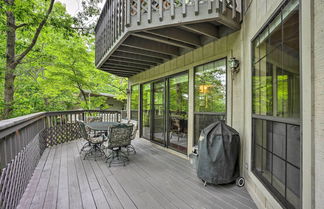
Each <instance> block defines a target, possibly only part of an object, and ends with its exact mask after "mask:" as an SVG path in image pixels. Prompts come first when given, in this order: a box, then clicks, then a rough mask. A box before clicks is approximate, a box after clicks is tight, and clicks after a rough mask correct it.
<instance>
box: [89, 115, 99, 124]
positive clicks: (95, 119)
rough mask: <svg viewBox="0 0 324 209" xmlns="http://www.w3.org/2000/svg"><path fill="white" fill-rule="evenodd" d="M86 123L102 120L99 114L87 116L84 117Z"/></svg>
mask: <svg viewBox="0 0 324 209" xmlns="http://www.w3.org/2000/svg"><path fill="white" fill-rule="evenodd" d="M86 122H87V123H92V122H102V117H101V116H88V117H87V118H86Z"/></svg>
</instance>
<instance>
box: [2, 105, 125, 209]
mask: <svg viewBox="0 0 324 209" xmlns="http://www.w3.org/2000/svg"><path fill="white" fill-rule="evenodd" d="M89 116H101V117H102V119H103V121H113V122H116V121H120V119H121V113H120V112H119V111H100V110H79V111H63V112H47V113H45V112H42V113H36V114H31V115H26V116H22V117H18V118H13V119H9V120H4V121H0V169H1V170H0V208H6V209H7V208H16V206H17V205H18V203H19V200H20V199H21V197H22V195H23V193H24V191H25V189H26V187H27V184H28V182H29V180H30V178H31V176H32V175H33V173H34V170H35V167H36V165H37V164H38V161H39V160H40V158H41V156H42V153H43V152H44V150H45V149H46V148H47V147H50V146H53V145H57V144H61V143H64V142H68V141H72V140H75V139H79V138H81V136H80V132H79V127H78V124H77V123H76V121H77V120H87V117H89Z"/></svg>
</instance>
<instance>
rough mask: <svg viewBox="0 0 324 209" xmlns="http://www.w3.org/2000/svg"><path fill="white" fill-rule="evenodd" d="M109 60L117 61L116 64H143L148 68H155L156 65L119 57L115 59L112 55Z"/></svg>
mask: <svg viewBox="0 0 324 209" xmlns="http://www.w3.org/2000/svg"><path fill="white" fill-rule="evenodd" d="M109 60H111V61H117V62H123V63H132V64H143V65H147V66H149V67H152V66H156V64H155V63H152V62H145V61H139V60H132V59H127V58H120V57H115V56H113V55H111V56H110V58H109Z"/></svg>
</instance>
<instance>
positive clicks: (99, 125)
mask: <svg viewBox="0 0 324 209" xmlns="http://www.w3.org/2000/svg"><path fill="white" fill-rule="evenodd" d="M119 124H120V123H118V122H91V123H85V125H86V126H87V127H88V128H90V129H92V130H95V131H107V130H108V128H109V127H112V126H116V125H119Z"/></svg>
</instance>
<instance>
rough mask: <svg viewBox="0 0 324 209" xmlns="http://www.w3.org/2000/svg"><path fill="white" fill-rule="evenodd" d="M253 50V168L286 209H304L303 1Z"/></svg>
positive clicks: (286, 9)
mask: <svg viewBox="0 0 324 209" xmlns="http://www.w3.org/2000/svg"><path fill="white" fill-rule="evenodd" d="M252 46H253V60H252V62H253V64H252V65H253V66H252V113H253V116H252V135H253V144H252V146H253V147H252V150H253V161H252V169H253V172H254V174H255V175H256V176H257V177H258V178H259V179H260V180H261V181H262V182H263V183H264V185H265V186H266V187H267V188H268V189H269V190H270V191H271V192H272V193H273V194H274V196H275V197H276V198H277V199H278V200H279V201H280V202H281V204H282V205H283V206H284V207H286V208H301V205H300V196H301V195H300V189H301V187H300V185H301V182H300V169H301V168H300V167H301V166H300V152H301V147H300V145H301V143H300V121H299V119H300V84H299V83H300V72H299V3H298V1H297V0H291V1H287V3H286V4H285V5H284V6H283V7H282V8H281V10H280V11H279V14H278V15H277V16H276V17H275V18H273V20H272V21H271V22H270V23H269V24H268V25H267V26H266V27H265V28H264V30H263V31H262V32H261V33H260V34H259V35H258V36H257V37H256V38H255V39H254V40H253V41H252Z"/></svg>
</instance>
